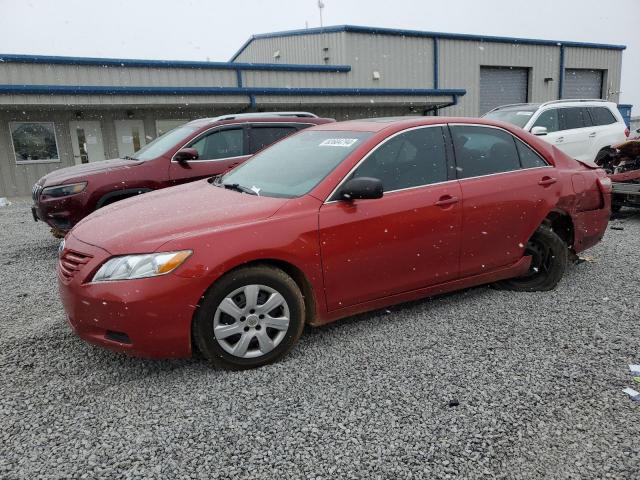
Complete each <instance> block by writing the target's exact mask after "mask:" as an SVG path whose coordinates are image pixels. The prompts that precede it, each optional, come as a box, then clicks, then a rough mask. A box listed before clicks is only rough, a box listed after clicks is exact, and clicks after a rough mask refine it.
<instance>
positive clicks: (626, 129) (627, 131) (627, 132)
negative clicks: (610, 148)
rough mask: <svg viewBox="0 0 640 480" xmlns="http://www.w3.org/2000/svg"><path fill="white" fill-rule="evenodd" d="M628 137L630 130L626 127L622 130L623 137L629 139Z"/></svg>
mask: <svg viewBox="0 0 640 480" xmlns="http://www.w3.org/2000/svg"><path fill="white" fill-rule="evenodd" d="M629 135H631V130H629V128H628V127H627V128H625V129H624V136H625V137H627V138H629Z"/></svg>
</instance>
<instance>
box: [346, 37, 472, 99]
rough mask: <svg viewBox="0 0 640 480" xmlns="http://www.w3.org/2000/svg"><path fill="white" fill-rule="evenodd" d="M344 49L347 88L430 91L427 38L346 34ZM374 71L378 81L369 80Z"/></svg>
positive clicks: (430, 53) (429, 44)
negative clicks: (347, 76)
mask: <svg viewBox="0 0 640 480" xmlns="http://www.w3.org/2000/svg"><path fill="white" fill-rule="evenodd" d="M345 47H346V59H345V63H346V64H347V65H351V72H350V73H349V82H350V85H351V86H358V87H370V88H376V87H377V88H434V85H433V40H432V39H431V38H415V37H398V36H388V35H370V34H362V33H349V34H348V35H347V38H346V45H345ZM374 71H375V72H378V73H379V74H380V79H379V80H375V79H374V78H373V72H374ZM456 88H460V85H459V86H458V87H456Z"/></svg>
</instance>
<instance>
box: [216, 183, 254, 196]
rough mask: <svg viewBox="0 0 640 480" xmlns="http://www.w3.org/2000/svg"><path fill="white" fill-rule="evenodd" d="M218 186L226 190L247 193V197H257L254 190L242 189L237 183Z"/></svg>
mask: <svg viewBox="0 0 640 480" xmlns="http://www.w3.org/2000/svg"><path fill="white" fill-rule="evenodd" d="M220 185H222V186H223V187H224V188H226V189H227V190H235V191H237V192H242V193H248V194H249V195H258V193H257V192H256V191H255V190H252V189H250V188H247V187H244V186H242V185H240V184H239V183H220Z"/></svg>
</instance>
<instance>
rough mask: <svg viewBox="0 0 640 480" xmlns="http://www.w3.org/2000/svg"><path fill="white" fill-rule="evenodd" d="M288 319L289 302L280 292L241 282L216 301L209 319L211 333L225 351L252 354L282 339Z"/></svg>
mask: <svg viewBox="0 0 640 480" xmlns="http://www.w3.org/2000/svg"><path fill="white" fill-rule="evenodd" d="M289 321H290V314H289V306H288V305H287V301H286V300H285V298H284V296H283V295H282V294H281V293H280V292H278V291H277V290H275V289H273V288H271V287H267V286H266V285H245V286H243V287H240V288H238V289H236V290H234V291H232V292H231V293H229V294H228V295H227V296H226V297H225V298H224V299H223V300H222V301H221V302H220V304H219V305H218V308H217V309H216V312H215V315H214V319H213V333H214V336H215V339H216V341H217V342H218V344H219V345H220V346H221V347H222V348H223V349H224V350H225V351H226V352H227V353H229V354H231V355H233V356H235V357H240V358H256V357H260V356H262V355H265V354H267V353H269V352H270V351H272V350H273V349H274V348H276V347H277V346H278V345H279V344H280V343H281V342H282V340H283V339H284V337H285V336H286V334H287V330H288V329H289Z"/></svg>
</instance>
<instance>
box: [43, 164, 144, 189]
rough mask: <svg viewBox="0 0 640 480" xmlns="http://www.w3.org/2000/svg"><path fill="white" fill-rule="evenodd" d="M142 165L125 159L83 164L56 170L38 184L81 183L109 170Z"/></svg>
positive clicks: (47, 185)
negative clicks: (87, 178)
mask: <svg viewBox="0 0 640 480" xmlns="http://www.w3.org/2000/svg"><path fill="white" fill-rule="evenodd" d="M141 164H142V162H138V161H136V160H125V159H123V158H114V159H112V160H103V161H100V162H94V163H83V164H82V165H74V166H73V167H65V168H61V169H59V170H55V171H53V172H51V173H49V174H47V175H45V176H44V177H42V178H41V179H40V181H39V182H38V183H39V184H40V185H42V186H45V187H49V186H52V185H60V184H63V183H69V182H71V181H81V180H84V179H85V178H86V177H88V176H90V175H95V174H99V173H103V172H106V171H109V170H116V169H122V168H132V167H136V166H138V165H141Z"/></svg>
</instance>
